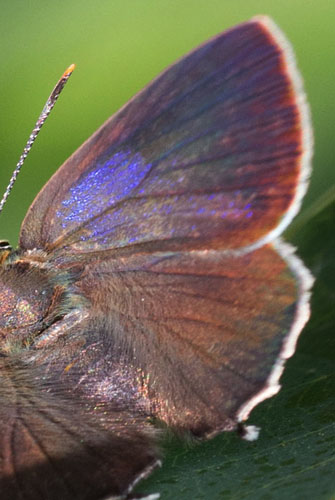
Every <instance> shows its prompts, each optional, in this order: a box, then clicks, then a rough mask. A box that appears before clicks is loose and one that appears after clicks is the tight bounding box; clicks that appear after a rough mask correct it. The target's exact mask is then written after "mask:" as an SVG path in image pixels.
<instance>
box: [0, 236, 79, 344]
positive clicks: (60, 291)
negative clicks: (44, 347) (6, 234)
mask: <svg viewBox="0 0 335 500" xmlns="http://www.w3.org/2000/svg"><path fill="white" fill-rule="evenodd" d="M1 243H2V242H1ZM69 283H70V279H69V278H68V276H67V275H66V274H65V273H58V274H57V275H55V273H54V272H53V271H52V269H50V268H49V266H48V265H47V263H46V261H45V258H44V256H43V255H42V253H38V252H37V253H36V254H35V255H34V254H31V255H30V253H28V252H20V251H13V250H12V249H11V248H10V246H9V245H8V246H6V245H4V244H3V245H1V247H0V352H2V353H4V354H11V353H14V352H17V350H21V349H22V348H28V347H29V346H30V345H31V343H32V342H33V341H34V339H35V338H36V337H37V336H39V335H41V334H42V332H43V331H45V329H47V328H48V327H49V326H50V325H52V324H53V323H55V322H56V321H57V320H59V319H60V318H61V317H62V316H64V314H65V312H66V311H68V309H69V305H68V303H69V295H70V292H69Z"/></svg>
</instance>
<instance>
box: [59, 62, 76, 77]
mask: <svg viewBox="0 0 335 500" xmlns="http://www.w3.org/2000/svg"><path fill="white" fill-rule="evenodd" d="M75 67H76V65H75V64H71V65H70V66H69V67H68V68H67V69H66V70H65V71H64V73H63V76H62V78H64V77H68V76H70V75H71V73H72V72H73V70H74V69H75Z"/></svg>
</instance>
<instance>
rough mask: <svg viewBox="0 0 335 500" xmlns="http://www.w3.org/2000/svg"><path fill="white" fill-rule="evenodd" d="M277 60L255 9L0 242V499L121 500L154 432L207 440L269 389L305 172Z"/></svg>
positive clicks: (291, 79)
mask: <svg viewBox="0 0 335 500" xmlns="http://www.w3.org/2000/svg"><path fill="white" fill-rule="evenodd" d="M311 144H312V133H311V126H310V118H309V111H308V106H307V103H306V99H305V95H304V92H303V88H302V83H301V79H300V76H299V73H298V70H297V69H296V65H295V61H294V56H293V53H292V51H291V49H290V47H289V45H288V42H287V41H286V40H285V38H284V35H283V34H282V33H281V32H280V31H279V29H278V28H277V27H276V26H275V24H274V23H273V22H272V21H271V20H270V19H268V18H267V17H257V18H253V19H251V20H250V21H248V22H245V23H243V24H241V25H238V26H236V27H234V28H232V29H230V30H228V31H226V32H223V33H222V34H220V35H218V36H217V37H215V38H213V39H211V40H209V41H207V42H206V43H204V44H203V45H201V46H200V47H198V48H197V49H195V50H194V51H192V52H191V53H189V54H188V55H186V56H185V57H183V58H182V59H180V60H179V61H178V62H176V63H175V64H173V65H172V66H171V67H169V68H168V69H167V70H166V71H164V72H163V73H162V74H161V75H160V76H158V77H157V78H156V79H155V80H154V81H153V82H151V83H150V84H149V85H148V86H147V87H146V88H145V89H144V90H142V91H141V92H140V93H139V94H137V95H136V96H135V97H134V98H133V99H132V100H130V101H129V102H128V103H127V104H126V105H125V106H124V107H123V108H122V109H121V110H120V111H119V112H118V113H116V114H115V115H114V116H112V117H111V118H110V119H109V120H108V121H107V122H106V123H104V124H103V125H102V127H101V128H100V129H98V130H97V132H95V134H94V135H93V136H92V137H90V138H89V139H88V140H87V141H86V142H85V143H84V144H83V145H82V146H81V147H80V148H79V149H78V150H77V151H76V152H75V153H74V154H73V155H72V156H71V157H70V158H69V159H68V160H67V161H66V162H65V163H64V164H63V166H62V167H60V168H59V170H58V171H57V172H56V173H55V174H54V176H53V177H52V178H51V179H50V180H49V182H48V183H47V184H46V186H45V187H44V188H43V189H42V191H41V192H40V193H39V194H38V195H37V197H36V199H35V201H34V202H33V204H32V206H31V207H30V209H29V211H28V213H27V215H26V217H25V219H24V221H23V224H22V227H21V233H20V238H19V247H18V249H17V250H11V248H10V247H9V246H8V245H7V244H2V247H1V248H0V297H1V301H0V313H1V315H0V384H1V385H0V387H1V390H0V418H1V422H2V428H1V435H0V490H1V498H2V500H37V499H48V500H54V499H55V500H56V499H57V500H58V499H60V498H61V499H62V500H70V499H71V500H74V499H78V500H79V499H80V500H99V499H104V498H107V497H110V496H111V497H113V498H125V497H127V495H130V494H131V490H132V488H133V486H134V484H135V483H136V482H137V481H138V480H139V479H140V478H142V477H145V476H147V475H148V474H149V473H150V472H151V471H152V470H153V469H154V468H155V467H156V466H157V465H158V464H159V462H160V451H159V436H160V432H161V431H157V430H156V427H155V425H154V422H155V421H160V422H163V423H164V424H166V425H167V426H169V427H171V428H172V429H174V430H175V431H176V432H178V433H181V434H191V435H192V436H196V437H201V438H209V437H212V436H214V435H216V434H218V433H220V432H222V431H233V430H236V429H240V431H241V432H242V433H244V434H245V437H249V438H250V437H251V435H250V433H251V431H252V429H250V428H249V429H248V428H247V427H245V426H243V422H244V421H246V420H247V418H248V415H249V414H250V412H251V411H252V409H253V408H254V407H255V406H256V405H258V404H259V403H260V402H262V401H263V400H264V399H266V398H268V397H271V396H273V395H274V394H276V393H277V392H278V390H279V388H280V385H279V378H280V375H281V373H282V371H283V368H284V362H285V360H286V359H287V358H288V357H290V356H291V355H292V354H293V352H294V350H295V345H296V341H297V338H298V336H299V334H300V332H301V330H302V328H303V326H304V324H305V322H306V321H307V319H308V316H309V305H308V301H309V294H310V292H309V290H310V287H311V284H312V277H311V275H310V274H309V271H308V270H307V269H306V268H305V267H304V265H303V263H302V262H301V261H300V260H299V258H298V257H297V256H296V255H295V254H294V249H293V248H292V247H291V246H290V245H288V244H287V243H285V242H283V241H282V240H281V239H280V234H281V233H282V232H283V230H284V229H285V228H286V227H287V225H288V224H289V223H290V221H291V220H292V218H293V217H294V216H295V215H296V213H297V212H298V210H299V207H300V204H301V200H302V198H303V195H304V193H305V191H306V188H307V183H308V178H309V175H310V160H311V148H312V146H311Z"/></svg>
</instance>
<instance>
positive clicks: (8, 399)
mask: <svg viewBox="0 0 335 500" xmlns="http://www.w3.org/2000/svg"><path fill="white" fill-rule="evenodd" d="M79 352H80V350H78V352H77V355H78V353H79ZM58 354H59V353H58ZM65 357H66V356H65ZM52 359H53V358H51V359H49V360H48V363H47V365H45V366H44V367H43V369H41V368H42V367H41V366H39V367H38V366H37V365H36V364H33V365H32V364H30V363H28V364H27V363H24V362H22V360H20V361H14V360H13V359H11V360H7V359H6V358H1V359H0V381H1V393H0V418H1V433H0V491H1V499H2V500H46V499H48V500H60V499H62V500H98V499H105V498H106V497H107V495H108V496H109V495H111V496H113V498H115V499H116V498H121V495H122V498H124V497H123V494H126V493H127V492H128V491H129V490H130V489H131V486H132V484H133V483H134V482H135V481H136V480H137V479H138V478H139V477H141V476H145V475H147V474H148V473H149V471H150V470H151V469H152V468H153V467H154V466H155V465H156V464H157V458H156V450H155V444H154V439H153V431H151V433H150V432H149V431H148V429H147V424H146V422H145V417H144V416H140V415H139V414H137V415H136V413H135V412H134V411H133V412H132V411H130V410H129V408H128V409H126V408H125V407H122V408H121V407H118V405H117V403H116V402H115V401H112V400H106V399H105V400H103V399H102V398H101V395H100V399H99V393H98V394H92V395H91V398H89V397H87V396H88V394H87V393H86V397H85V395H84V394H83V393H82V395H81V397H79V396H78V380H77V381H76V376H75V375H74V376H73V374H72V373H70V370H67V371H66V370H65V371H64V370H63V376H62V377H59V370H60V372H61V373H62V370H61V367H62V362H63V359H62V358H60V359H59V360H58V362H57V360H56V363H55V364H53V363H52V362H51V360H52ZM46 366H48V370H47V369H46ZM63 368H64V367H63ZM82 377H83V374H82ZM82 377H81V381H82ZM93 377H94V376H93ZM57 378H58V380H57ZM102 381H103V380H102ZM73 382H77V384H74V383H73ZM82 384H83V382H82ZM110 389H111V390H112V383H111V384H110ZM84 392H85V391H84Z"/></svg>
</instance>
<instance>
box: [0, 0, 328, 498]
mask: <svg viewBox="0 0 335 500" xmlns="http://www.w3.org/2000/svg"><path fill="white" fill-rule="evenodd" d="M256 14H268V15H271V16H272V17H273V18H274V20H275V21H276V22H277V23H278V24H279V26H280V27H281V28H282V29H283V31H284V32H285V33H286V34H287V36H288V38H289V39H290V40H291V42H292V44H293V46H294V49H295V52H296V55H297V59H298V63H299V67H300V70H301V72H302V74H303V76H304V80H305V87H306V91H307V94H308V97H309V101H310V104H311V108H312V118H313V124H314V129H315V155H314V170H313V176H312V179H311V185H310V190H309V192H308V194H307V196H306V199H305V202H304V205H303V209H302V211H301V215H300V216H299V217H298V218H297V219H296V222H295V223H293V225H292V227H291V229H289V230H288V237H289V238H290V239H291V240H292V241H293V242H295V243H296V244H297V245H298V246H299V251H300V255H302V256H303V258H304V260H305V261H306V263H307V264H308V265H309V266H310V267H311V268H312V271H313V273H314V274H315V275H316V277H317V285H316V287H315V292H314V298H313V304H312V306H313V317H312V320H311V322H310V323H309V325H308V326H307V328H306V330H305V332H304V334H303V336H302V339H301V341H300V342H299V346H298V352H297V354H296V356H295V357H294V358H293V360H292V361H290V362H289V364H288V368H287V370H286V372H285V375H284V377H283V390H282V391H281V393H280V394H279V395H278V396H277V397H275V398H273V399H271V400H269V401H267V402H265V403H263V404H262V405H261V407H259V408H257V409H256V410H255V411H254V412H253V414H252V417H251V421H252V423H255V424H260V425H261V426H262V428H263V431H262V434H261V437H260V439H259V440H258V441H257V443H251V444H250V443H246V442H243V441H241V440H239V439H238V438H237V437H236V436H234V435H231V434H226V435H222V436H219V437H217V438H216V439H214V440H213V441H211V442H208V443H204V444H202V445H200V446H195V447H194V446H192V447H189V445H187V446H186V445H183V444H182V443H179V442H176V441H174V440H171V441H169V442H168V443H167V447H166V449H167V451H166V460H165V462H164V466H163V468H162V469H161V470H160V471H158V472H157V473H155V474H154V476H153V477H152V478H151V479H149V480H148V481H147V482H145V483H143V484H142V485H141V486H140V490H141V491H147V492H154V491H160V492H161V493H162V498H163V499H171V500H172V499H177V498H178V499H207V498H208V499H221V498H222V499H237V498H238V499H242V498H248V499H264V500H265V499H272V498H301V499H304V500H305V499H309V498H311V499H313V500H315V499H319V498H325V499H326V498H327V499H330V498H331V495H332V493H333V492H334V480H333V478H332V472H333V473H334V467H333V463H334V462H333V459H334V456H333V452H332V446H331V444H330V443H331V440H333V445H334V427H333V414H334V398H333V392H334V390H333V387H334V371H333V361H334V358H333V354H332V353H333V352H334V351H333V350H332V349H333V347H334V341H333V338H334V336H333V335H332V334H333V329H334V326H333V325H334V323H333V322H334V319H335V318H334V313H333V311H332V309H331V305H332V303H333V301H334V298H335V292H334V281H335V280H334V269H333V267H332V258H333V255H334V254H333V252H334V251H335V248H334V247H335V244H334V236H333V233H334V203H333V200H334V192H335V190H334V181H335V168H334V163H335V154H334V143H335V139H334V129H335V126H334V125H335V123H334V121H335V118H334V117H335V99H334V81H335V42H334V40H335V37H334V31H335V28H334V26H335V2H334V1H333V0H318V1H316V0H315V1H312V0H281V1H278V0H263V1H261V0H255V1H249V0H179V1H178V0H109V1H106V0H98V1H88V0H58V1H56V2H50V1H41V0H40V1H37V0H26V1H24V0H11V1H10V2H9V1H5V0H2V1H1V17H0V40H1V45H0V66H1V72H0V90H1V93H0V102H1V118H0V140H1V147H0V165H1V166H0V191H2V190H4V189H5V186H6V184H7V182H8V178H9V176H10V173H11V171H12V170H13V168H14V166H15V164H16V162H17V160H18V157H19V155H20V153H21V150H22V148H23V146H24V144H25V141H26V139H27V137H28V135H29V133H30V131H31V128H32V126H33V124H34V123H35V120H36V118H37V116H38V114H39V112H40V110H41V108H42V106H43V104H44V102H45V99H46V98H47V96H48V94H49V92H50V90H51V89H52V87H53V85H54V84H55V82H56V80H57V79H58V77H59V76H60V74H61V73H62V72H63V71H64V69H65V68H66V67H67V66H68V65H69V64H70V63H72V62H75V63H76V64H77V69H76V71H75V73H74V74H73V76H72V77H71V80H70V82H69V84H68V85H67V88H66V90H65V91H64V94H63V95H62V96H61V98H60V101H59V103H57V105H56V108H55V111H54V112H53V114H52V116H51V117H50V119H49V122H48V124H47V125H46V126H45V127H44V129H43V131H42V132H41V134H40V137H39V138H38V140H37V142H36V145H35V146H34V148H33V151H32V153H31V155H30V157H29V158H28V160H27V162H26V165H25V167H24V170H23V172H22V175H21V176H20V178H19V180H18V182H17V185H16V186H15V189H14V191H13V193H12V195H11V196H10V199H9V201H8V203H7V205H6V207H5V209H4V211H3V213H2V214H1V216H0V238H2V239H4V238H7V239H9V240H10V241H11V242H12V244H16V241H17V235H18V231H19V227H20V223H21V221H22V219H23V217H24V214H25V212H26V210H27V208H28V206H29V204H30V203H31V201H32V199H33V198H34V196H35V195H36V194H37V193H38V191H39V189H40V188H41V187H42V186H43V184H44V183H45V182H46V181H47V179H48V178H49V177H50V175H51V174H52V173H53V172H54V171H55V170H56V168H57V167H58V166H59V165H60V164H61V163H62V162H63V161H64V160H65V159H66V158H67V157H68V156H69V155H70V154H71V153H72V152H73V151H74V150H75V149H76V148H77V147H78V146H79V145H80V144H81V143H82V142H83V141H84V140H85V139H86V138H87V137H88V136H89V135H90V134H91V133H92V132H93V131H94V130H95V129H96V128H97V127H98V126H99V125H100V124H101V123H102V122H103V121H104V120H105V119H106V118H107V117H108V116H110V115H111V114H112V113H113V112H114V111H116V110H117V109H118V108H119V107H120V106H121V105H122V104H124V103H125V102H126V101H127V100H128V99H129V98H130V97H131V96H132V95H133V94H134V93H135V92H136V91H138V90H139V89H141V88H142V87H143V86H144V85H145V84H146V83H147V82H148V81H150V80H151V79H152V78H153V77H154V76H155V75H157V73H159V72H160V71H161V70H162V69H163V68H165V67H166V66H167V65H168V64H170V63H171V62H173V61H174V60H175V59H176V58H177V57H179V56H181V55H183V54H184V53H185V52H187V51H188V50H190V49H192V48H194V47H195V46H196V45H197V44H199V43H201V42H203V41H204V40H206V39H207V38H208V37H210V36H212V35H214V34H216V33H218V32H220V31H222V30H224V29H226V28H228V27H230V26H232V25H234V24H237V23H239V22H241V21H244V20H246V19H248V18H250V17H252V16H254V15H256ZM332 186H333V188H332ZM332 377H333V378H332ZM0 390H1V389H0Z"/></svg>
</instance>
